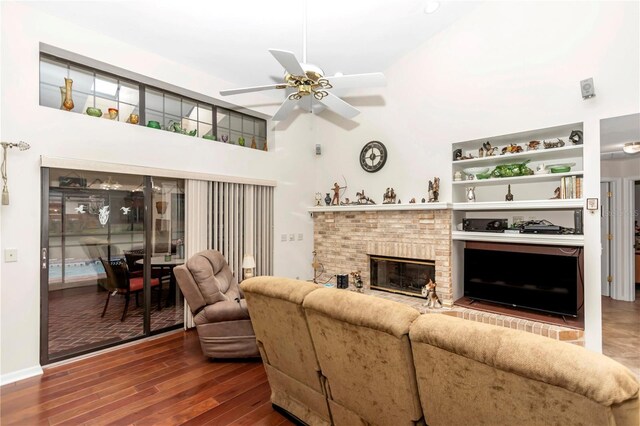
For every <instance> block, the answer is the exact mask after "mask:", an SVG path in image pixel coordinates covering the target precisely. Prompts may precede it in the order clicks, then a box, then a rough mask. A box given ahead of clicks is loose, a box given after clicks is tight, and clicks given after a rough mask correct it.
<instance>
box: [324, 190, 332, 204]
mask: <svg viewBox="0 0 640 426" xmlns="http://www.w3.org/2000/svg"><path fill="white" fill-rule="evenodd" d="M324 203H325V204H326V205H328V206H329V205H331V195H329V193H328V192H327V196H326V197H324Z"/></svg>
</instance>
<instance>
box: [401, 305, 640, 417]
mask: <svg viewBox="0 0 640 426" xmlns="http://www.w3.org/2000/svg"><path fill="white" fill-rule="evenodd" d="M410 337H411V343H412V348H413V358H414V360H415V366H416V374H417V378H418V388H419V393H420V400H421V403H422V408H423V411H424V415H425V421H426V422H427V424H429V425H430V426H438V425H450V424H518V425H540V424H600V425H627V424H629V425H630V424H633V425H637V424H638V381H637V380H636V378H635V377H634V376H633V374H632V373H631V372H630V371H629V370H627V369H626V368H625V367H623V366H622V365H620V364H618V363H617V362H615V361H613V360H611V359H609V358H607V357H605V356H603V355H601V354H597V353H594V352H590V351H588V350H586V349H584V348H582V347H579V346H576V345H572V344H568V343H563V342H559V341H556V340H552V339H549V338H546V337H542V336H537V335H534V334H531V333H526V332H523V331H518V330H512V329H507V328H504V327H498V326H493V325H489V324H482V323H477V322H473V321H468V320H463V319H460V318H453V317H450V316H446V315H437V314H428V315H423V316H421V317H420V318H419V319H418V320H417V321H416V322H414V323H413V325H412V326H411V332H410Z"/></svg>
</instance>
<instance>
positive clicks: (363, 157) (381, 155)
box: [360, 141, 387, 173]
mask: <svg viewBox="0 0 640 426" xmlns="http://www.w3.org/2000/svg"><path fill="white" fill-rule="evenodd" d="M386 162H387V148H386V147H385V146H384V145H383V144H382V142H378V141H371V142H368V143H367V144H366V145H365V146H364V147H363V148H362V151H360V165H361V166H362V168H363V169H364V170H365V171H367V172H369V173H374V172H377V171H378V170H380V169H381V168H382V167H383V166H384V163H386Z"/></svg>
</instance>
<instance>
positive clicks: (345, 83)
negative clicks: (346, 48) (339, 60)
mask: <svg viewBox="0 0 640 426" xmlns="http://www.w3.org/2000/svg"><path fill="white" fill-rule="evenodd" d="M326 78H327V80H329V83H331V85H332V86H333V88H334V89H355V88H359V87H375V86H385V85H386V84H387V79H386V78H385V76H384V74H383V73H381V72H372V73H368V74H349V75H340V76H333V77H326Z"/></svg>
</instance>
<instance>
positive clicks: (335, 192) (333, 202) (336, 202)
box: [331, 182, 346, 206]
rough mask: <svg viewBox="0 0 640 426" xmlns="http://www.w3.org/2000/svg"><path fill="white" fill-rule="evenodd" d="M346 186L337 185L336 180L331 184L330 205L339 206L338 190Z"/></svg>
mask: <svg viewBox="0 0 640 426" xmlns="http://www.w3.org/2000/svg"><path fill="white" fill-rule="evenodd" d="M345 188H346V186H340V185H338V182H335V183H334V184H333V189H332V190H333V198H332V199H331V205H332V206H339V205H340V190H341V189H345Z"/></svg>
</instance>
